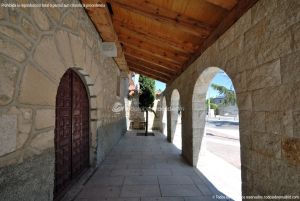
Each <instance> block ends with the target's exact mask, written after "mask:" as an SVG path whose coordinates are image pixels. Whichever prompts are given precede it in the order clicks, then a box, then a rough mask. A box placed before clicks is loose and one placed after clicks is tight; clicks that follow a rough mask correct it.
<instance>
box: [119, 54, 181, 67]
mask: <svg viewBox="0 0 300 201" xmlns="http://www.w3.org/2000/svg"><path fill="white" fill-rule="evenodd" d="M125 57H126V59H127V58H130V59H131V60H132V59H135V60H137V61H142V62H145V63H148V64H151V65H154V66H158V67H159V68H164V69H169V70H174V71H178V70H179V69H180V68H178V67H177V66H175V67H174V66H170V65H162V64H160V63H155V62H153V61H151V60H149V59H146V58H143V57H139V56H137V55H132V54H128V53H126V52H125Z"/></svg>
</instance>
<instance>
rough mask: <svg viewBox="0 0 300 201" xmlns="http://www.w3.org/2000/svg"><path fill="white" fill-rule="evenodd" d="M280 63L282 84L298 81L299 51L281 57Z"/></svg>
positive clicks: (299, 73)
mask: <svg viewBox="0 0 300 201" xmlns="http://www.w3.org/2000/svg"><path fill="white" fill-rule="evenodd" d="M280 62H281V66H282V68H281V76H282V82H283V83H288V82H297V81H300V76H299V75H300V51H296V52H294V53H292V54H289V55H286V56H284V57H282V58H281V59H280Z"/></svg>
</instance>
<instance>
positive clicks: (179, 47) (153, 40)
mask: <svg viewBox="0 0 300 201" xmlns="http://www.w3.org/2000/svg"><path fill="white" fill-rule="evenodd" d="M115 28H116V31H117V33H118V35H120V34H125V35H127V36H129V37H130V36H133V37H135V38H138V39H145V40H148V41H150V42H151V43H154V44H156V43H160V44H162V45H164V46H166V47H169V48H172V49H174V50H177V51H181V52H187V53H193V52H195V50H196V49H197V47H199V45H195V46H194V47H190V46H187V45H184V44H180V43H175V42H172V41H167V40H164V39H162V38H159V37H155V36H153V35H151V34H145V33H142V32H140V31H137V30H131V29H128V28H126V27H124V26H116V27H115Z"/></svg>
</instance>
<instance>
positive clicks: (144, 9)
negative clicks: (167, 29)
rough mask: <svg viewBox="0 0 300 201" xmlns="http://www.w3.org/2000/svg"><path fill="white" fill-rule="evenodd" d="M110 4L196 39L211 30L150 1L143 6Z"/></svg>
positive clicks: (116, 0)
mask: <svg viewBox="0 0 300 201" xmlns="http://www.w3.org/2000/svg"><path fill="white" fill-rule="evenodd" d="M109 2H110V3H112V4H114V5H117V6H120V7H122V8H125V9H127V10H128V11H131V12H135V13H137V14H139V15H143V16H145V17H148V18H152V19H154V20H156V21H158V22H161V23H163V24H164V25H167V26H173V27H175V28H177V29H180V30H182V31H184V32H186V33H189V34H193V35H195V36H197V37H206V36H207V35H209V33H210V32H211V30H212V27H211V26H209V25H208V24H206V23H204V22H200V21H198V20H196V19H193V18H190V17H187V16H184V15H182V14H181V13H177V12H175V11H172V10H169V9H165V8H162V7H159V6H156V5H154V4H153V3H151V1H143V4H141V3H138V2H134V1H130V2H129V1H126V3H123V2H122V1H121V0H109Z"/></svg>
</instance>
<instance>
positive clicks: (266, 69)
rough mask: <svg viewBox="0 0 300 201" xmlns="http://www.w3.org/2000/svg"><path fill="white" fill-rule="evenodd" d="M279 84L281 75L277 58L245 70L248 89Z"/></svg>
mask: <svg viewBox="0 0 300 201" xmlns="http://www.w3.org/2000/svg"><path fill="white" fill-rule="evenodd" d="M280 84H281V75H280V60H279V59H278V60H275V61H272V62H270V63H266V64H264V65H262V66H260V67H257V68H255V69H253V70H248V71H247V88H248V90H255V89H261V88H265V87H271V86H278V85H280Z"/></svg>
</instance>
